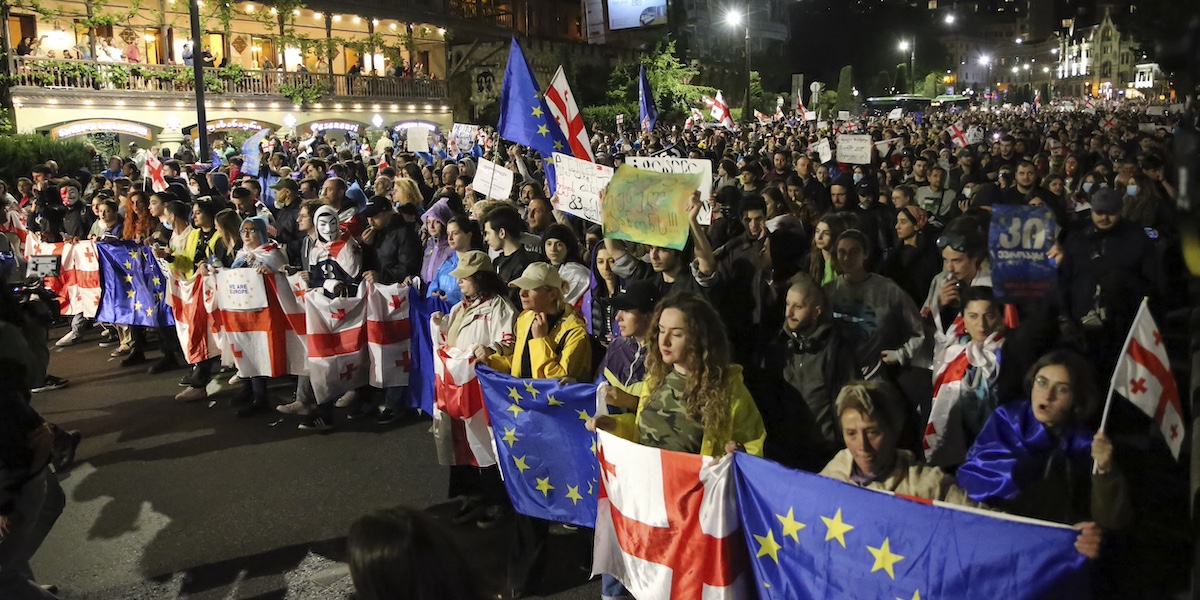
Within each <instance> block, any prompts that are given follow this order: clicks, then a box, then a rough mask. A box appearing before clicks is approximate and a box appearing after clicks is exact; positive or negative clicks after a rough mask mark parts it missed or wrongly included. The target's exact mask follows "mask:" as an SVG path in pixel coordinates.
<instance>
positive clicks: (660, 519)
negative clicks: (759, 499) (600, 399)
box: [592, 431, 750, 600]
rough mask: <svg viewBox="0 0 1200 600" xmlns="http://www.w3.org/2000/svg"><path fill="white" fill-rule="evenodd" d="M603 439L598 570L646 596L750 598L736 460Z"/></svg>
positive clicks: (602, 435) (649, 599) (645, 599)
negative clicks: (735, 471)
mask: <svg viewBox="0 0 1200 600" xmlns="http://www.w3.org/2000/svg"><path fill="white" fill-rule="evenodd" d="M598 438H599V450H598V457H599V460H600V479H601V483H600V500H599V507H598V511H597V516H596V537H595V542H594V549H593V553H592V556H593V558H592V574H593V575H597V574H600V573H606V574H609V575H612V576H613V577H616V578H617V579H618V580H619V581H620V582H621V583H622V584H624V585H625V587H626V588H628V589H629V591H630V592H631V593H632V594H633V596H634V597H635V598H638V599H639V600H658V599H661V600H667V599H669V598H697V599H710V598H711V599H716V598H730V599H733V598H746V597H749V591H748V590H747V589H746V588H747V585H746V584H747V583H748V581H749V579H750V577H749V574H748V573H747V572H746V571H747V569H746V566H747V565H746V561H747V556H746V543H745V541H744V539H743V538H742V535H741V532H740V525H739V521H738V516H737V508H736V503H735V500H736V499H735V497H734V484H733V473H732V469H733V460H732V457H731V456H726V457H725V458H723V459H721V460H713V458H712V457H708V456H701V455H699V454H686V453H682V452H671V451H668V450H661V449H658V448H652V447H649V446H642V445H639V444H635V443H633V442H630V441H627V440H624V439H622V438H620V437H617V436H615V435H612V434H610V433H608V432H605V431H601V432H599V433H598Z"/></svg>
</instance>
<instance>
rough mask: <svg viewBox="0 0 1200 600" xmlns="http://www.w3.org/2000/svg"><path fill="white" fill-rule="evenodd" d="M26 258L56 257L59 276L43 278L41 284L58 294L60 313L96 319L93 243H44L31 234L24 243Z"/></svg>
mask: <svg viewBox="0 0 1200 600" xmlns="http://www.w3.org/2000/svg"><path fill="white" fill-rule="evenodd" d="M25 256H26V258H29V257H33V256H58V257H59V258H60V261H61V262H60V263H59V270H58V277H46V278H45V280H44V281H45V285H46V288H47V289H49V290H51V291H53V292H54V293H55V294H57V295H58V300H59V304H60V305H61V306H62V314H64V315H77V314H82V315H83V316H85V317H87V318H89V319H90V318H93V317H95V316H96V310H97V309H98V308H99V307H100V289H101V286H100V261H99V256H98V254H97V252H96V242H95V241H92V240H83V241H80V242H77V243H74V244H68V243H66V242H56V243H47V242H43V241H41V240H40V239H39V237H38V236H36V235H31V236H29V238H28V241H27V243H26V244H25Z"/></svg>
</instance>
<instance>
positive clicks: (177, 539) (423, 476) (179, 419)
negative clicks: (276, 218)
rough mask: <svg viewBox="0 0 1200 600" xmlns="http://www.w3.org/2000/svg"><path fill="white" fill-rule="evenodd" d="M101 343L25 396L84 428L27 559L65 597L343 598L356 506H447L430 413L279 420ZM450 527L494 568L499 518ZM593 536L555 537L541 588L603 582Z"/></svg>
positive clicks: (579, 593) (279, 391) (57, 357)
mask: <svg viewBox="0 0 1200 600" xmlns="http://www.w3.org/2000/svg"><path fill="white" fill-rule="evenodd" d="M54 333H57V334H61V331H56V332H54ZM52 339H57V338H56V337H55V338H52ZM108 353H109V349H103V348H98V347H97V346H96V343H95V342H94V341H92V338H90V337H89V338H88V342H86V343H80V344H79V345H76V346H74V347H70V348H66V349H61V350H58V349H56V350H55V351H54V352H53V355H52V356H53V358H52V359H51V372H52V373H53V374H55V375H58V376H61V377H67V378H69V379H70V380H71V386H70V387H68V388H66V389H63V390H59V391H54V392H47V393H43V394H37V395H35V396H34V406H35V407H36V408H37V409H38V410H39V411H41V412H42V414H43V415H45V416H46V418H48V419H50V420H51V421H54V422H56V423H58V424H60V425H62V426H63V427H65V428H68V429H79V430H80V431H82V432H83V435H84V440H83V443H82V444H81V446H80V448H79V453H78V456H77V459H76V466H75V468H74V469H73V470H71V471H70V472H69V473H68V474H66V475H65V476H64V478H63V479H62V485H63V489H64V490H65V491H66V494H67V507H66V510H65V511H64V512H63V515H62V517H61V518H60V519H59V521H58V525H57V526H56V527H55V529H54V531H53V532H52V533H51V534H50V537H49V539H47V540H46V543H45V545H44V546H43V547H42V549H41V551H40V552H39V554H38V555H37V556H36V557H35V559H34V563H33V566H34V571H35V573H36V574H37V576H38V579H39V580H40V582H41V583H54V584H57V585H59V586H60V588H61V590H62V595H63V597H64V598H68V599H70V600H77V599H85V598H86V599H104V600H111V599H117V598H139V599H141V598H144V599H160V598H162V599H166V598H195V599H234V598H263V599H266V598H297V599H298V598H313V599H315V598H334V599H336V598H345V597H348V596H349V591H350V590H351V588H352V586H351V584H350V581H349V576H348V571H347V570H346V568H345V566H344V564H342V563H339V562H337V561H341V560H344V558H345V536H346V534H347V532H348V530H349V524H350V522H351V521H352V520H353V519H354V518H355V517H357V516H359V515H360V514H362V513H364V512H367V511H370V510H372V509H376V508H382V507H388V506H393V505H397V504H405V505H410V506H420V507H432V508H431V510H432V511H433V512H434V513H435V514H444V513H445V511H446V510H447V507H445V506H442V507H440V508H441V510H438V509H439V507H438V506H436V505H437V504H438V503H439V502H441V501H443V500H444V497H445V489H446V476H447V472H446V470H445V469H444V468H441V467H439V466H438V465H437V460H436V457H435V453H434V446H433V439H432V436H431V434H429V433H428V432H427V431H426V430H427V428H428V425H427V421H425V420H420V421H417V420H411V421H407V422H401V423H397V424H394V425H390V426H384V427H381V426H378V425H377V424H375V423H374V422H373V421H371V422H369V423H348V422H347V421H345V420H344V419H341V418H339V425H340V426H339V428H338V430H337V431H335V432H334V433H331V434H329V435H320V434H313V433H308V432H304V431H298V430H297V429H296V426H295V425H296V424H295V421H294V420H289V421H284V422H282V423H280V424H277V425H274V426H273V425H272V424H273V423H274V422H275V421H277V419H276V417H275V416H273V415H266V416H259V417H254V418H248V419H238V418H236V417H235V416H234V414H233V411H232V409H230V408H229V406H228V398H229V397H230V395H231V394H230V393H228V392H227V393H224V394H221V395H219V396H217V397H216V399H217V403H216V404H215V405H214V406H212V407H209V406H208V403H205V402H200V403H192V404H181V403H179V402H176V401H175V400H174V398H173V396H174V395H175V394H176V393H178V392H179V391H180V390H181V389H182V388H179V387H178V386H177V384H176V381H177V380H178V379H179V377H180V376H181V375H182V374H183V371H173V372H170V373H165V374H162V375H158V376H150V375H147V374H146V372H145V368H128V369H122V368H121V367H120V366H119V364H118V360H117V359H109V357H108ZM150 355H151V356H157V352H151V353H150ZM147 366H148V365H147ZM289 395H290V390H288V389H287V387H286V386H283V387H277V388H274V389H273V390H272V396H273V398H275V399H283V398H284V397H285V396H289ZM455 533H456V534H457V535H459V536H460V537H462V539H463V541H464V542H465V543H466V544H468V545H470V546H471V547H472V548H475V549H476V550H475V551H474V553H473V554H472V556H473V562H474V563H475V564H476V565H477V567H478V568H479V570H480V571H481V575H482V576H483V577H485V578H487V579H489V580H494V579H495V578H496V577H497V576H498V575H499V574H500V573H502V567H501V565H502V560H503V554H504V552H506V550H507V548H508V532H507V530H506V529H501V530H495V531H491V532H481V531H479V530H477V529H474V528H473V527H472V528H470V529H467V528H463V529H460V530H457V531H456V532H455ZM590 544H591V537H590V535H588V533H587V532H583V533H579V534H575V535H566V536H556V537H553V538H552V540H551V548H550V552H549V553H548V554H549V556H550V564H549V565H547V572H549V573H553V574H554V577H553V578H552V581H548V582H547V583H546V587H547V588H548V589H550V590H553V591H556V592H558V593H557V594H556V595H550V596H547V597H551V598H562V599H568V598H571V599H574V598H596V597H598V596H599V584H598V583H596V582H591V583H588V582H586V579H587V573H586V572H584V571H583V569H582V567H583V566H587V563H588V559H587V556H588V555H589V554H590Z"/></svg>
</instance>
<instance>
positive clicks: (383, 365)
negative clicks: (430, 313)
mask: <svg viewBox="0 0 1200 600" xmlns="http://www.w3.org/2000/svg"><path fill="white" fill-rule="evenodd" d="M363 285H364V286H366V287H367V355H368V357H369V359H370V365H371V368H370V372H369V373H368V375H367V379H368V383H369V384H370V385H371V387H374V388H380V389H383V388H390V387H400V386H406V385H408V379H409V374H410V373H411V372H412V366H413V361H412V327H411V322H410V321H409V303H408V291H409V290H408V286H406V285H403V284H399V283H393V284H390V285H382V284H375V285H370V284H363Z"/></svg>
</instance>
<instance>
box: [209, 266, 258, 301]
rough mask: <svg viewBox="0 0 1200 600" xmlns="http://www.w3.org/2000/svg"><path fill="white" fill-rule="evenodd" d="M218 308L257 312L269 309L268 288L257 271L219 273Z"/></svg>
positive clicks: (237, 270) (229, 270)
mask: <svg viewBox="0 0 1200 600" xmlns="http://www.w3.org/2000/svg"><path fill="white" fill-rule="evenodd" d="M217 307H218V308H220V309H221V310H231V311H255V310H262V309H264V308H266V307H267V287H266V285H265V284H264V283H263V276H262V275H260V274H259V272H258V271H257V270H255V269H221V270H220V271H217Z"/></svg>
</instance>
